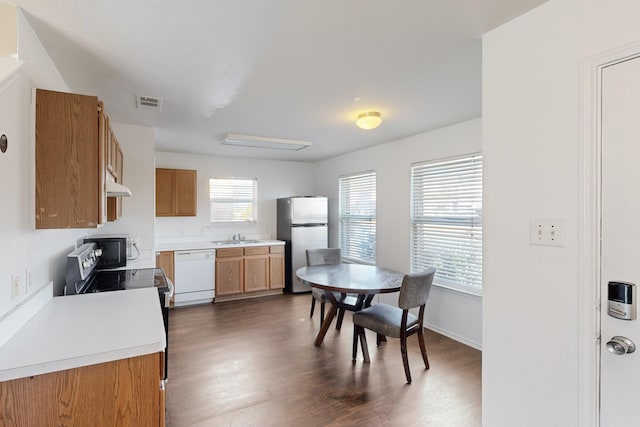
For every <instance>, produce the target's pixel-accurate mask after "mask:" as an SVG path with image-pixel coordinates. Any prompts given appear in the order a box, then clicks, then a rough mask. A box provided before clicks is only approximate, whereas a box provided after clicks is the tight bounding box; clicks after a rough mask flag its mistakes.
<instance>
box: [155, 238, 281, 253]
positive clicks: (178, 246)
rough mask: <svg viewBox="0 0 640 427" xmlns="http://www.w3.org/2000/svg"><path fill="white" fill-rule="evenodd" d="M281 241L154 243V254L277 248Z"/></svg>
mask: <svg viewBox="0 0 640 427" xmlns="http://www.w3.org/2000/svg"><path fill="white" fill-rule="evenodd" d="M284 244H285V242H284V241H282V240H259V241H257V242H240V243H225V244H217V243H212V241H210V240H209V241H184V242H179V241H175V242H158V243H156V252H162V251H187V250H204V249H223V248H243V247H249V246H278V245H284Z"/></svg>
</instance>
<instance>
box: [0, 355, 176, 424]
mask: <svg viewBox="0 0 640 427" xmlns="http://www.w3.org/2000/svg"><path fill="white" fill-rule="evenodd" d="M163 367H164V353H154V354H148V355H145V356H138V357H131V358H128V359H121V360H116V361H113V362H107V363H100V364H97V365H90V366H84V367H81V368H75V369H68V370H65V371H59V372H52V373H48V374H43V375H36V376H33V377H27V378H20V379H16V380H11V381H5V382H1V383H0V407H1V408H2V409H1V410H0V425H10V426H50V425H59V426H94V425H104V426H122V427H125V426H131V427H138V426H164V410H165V408H164V399H165V396H164V392H165V391H164V387H163V385H162V384H161V375H162V369H163Z"/></svg>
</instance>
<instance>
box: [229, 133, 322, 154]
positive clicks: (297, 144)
mask: <svg viewBox="0 0 640 427" xmlns="http://www.w3.org/2000/svg"><path fill="white" fill-rule="evenodd" d="M222 143H223V144H224V145H236V146H240V147H254V148H271V149H276V150H292V151H298V150H302V149H303V148H307V147H309V146H310V145H311V142H309V141H298V140H295V139H282V138H267V137H264V136H252V135H240V134H237V133H230V134H227V136H225V138H224V140H223V141H222Z"/></svg>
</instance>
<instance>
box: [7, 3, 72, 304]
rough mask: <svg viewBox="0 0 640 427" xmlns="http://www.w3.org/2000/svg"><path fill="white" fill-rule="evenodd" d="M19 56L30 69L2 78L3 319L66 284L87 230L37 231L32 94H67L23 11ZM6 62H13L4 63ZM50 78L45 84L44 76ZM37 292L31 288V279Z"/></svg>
mask: <svg viewBox="0 0 640 427" xmlns="http://www.w3.org/2000/svg"><path fill="white" fill-rule="evenodd" d="M17 19H18V31H19V34H18V50H19V55H20V59H22V60H24V61H25V63H24V66H23V67H22V68H21V69H20V70H19V71H18V73H17V74H16V75H15V77H14V78H10V79H9V80H7V79H6V78H7V74H6V70H5V71H4V72H5V74H3V75H0V82H2V83H0V87H2V89H1V90H0V133H5V134H6V135H7V137H8V138H9V149H8V150H7V152H6V153H4V154H0V182H2V183H3V184H2V185H1V186H0V199H1V200H2V204H3V209H2V210H0V316H2V315H4V314H6V313H7V312H9V311H10V310H11V309H12V308H13V307H15V306H16V305H17V304H18V303H20V302H21V301H23V300H24V299H25V298H26V297H28V296H30V295H32V294H33V293H34V292H35V291H36V290H38V289H39V288H41V287H42V286H44V285H46V284H47V283H48V282H49V281H50V280H53V281H54V282H55V285H56V288H57V290H58V291H60V290H61V289H62V286H63V283H64V266H65V258H64V257H65V255H66V254H67V253H68V252H69V251H71V250H72V249H73V247H74V243H75V241H76V239H77V238H78V237H79V236H80V235H81V234H82V233H83V231H82V230H37V231H36V230H35V217H34V214H35V163H34V162H35V160H34V159H35V157H34V145H33V144H34V133H33V124H32V123H33V122H32V120H33V113H32V112H33V105H32V104H31V88H32V87H36V86H37V87H43V88H48V89H54V90H67V86H66V85H65V83H64V81H63V80H62V79H61V78H59V73H58V71H57V70H56V69H55V67H54V66H53V63H52V62H51V59H50V58H49V56H48V55H47V54H46V52H45V51H44V49H43V48H42V45H41V44H40V41H39V40H38V38H37V37H36V36H35V34H34V32H33V30H32V29H31V27H30V26H29V24H28V23H27V22H26V20H25V19H24V16H23V15H22V12H20V11H18V17H17ZM3 61H11V60H10V59H7V58H4V59H3ZM45 75H46V76H47V78H42V76H45ZM14 275H15V276H19V277H20V281H21V283H22V286H21V289H20V295H19V296H18V297H17V298H12V286H11V277H12V276H14ZM29 275H30V276H31V278H32V280H31V283H32V285H31V287H30V288H27V286H26V282H27V277H28V276H29Z"/></svg>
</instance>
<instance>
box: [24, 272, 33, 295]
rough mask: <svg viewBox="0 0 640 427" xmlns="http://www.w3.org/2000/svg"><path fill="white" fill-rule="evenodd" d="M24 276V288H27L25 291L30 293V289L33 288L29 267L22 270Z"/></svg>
mask: <svg viewBox="0 0 640 427" xmlns="http://www.w3.org/2000/svg"><path fill="white" fill-rule="evenodd" d="M24 278H25V281H26V282H27V283H26V285H27V286H26V288H27V293H28V294H29V293H31V291H32V290H33V276H32V275H31V272H30V271H29V269H25V271H24Z"/></svg>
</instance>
